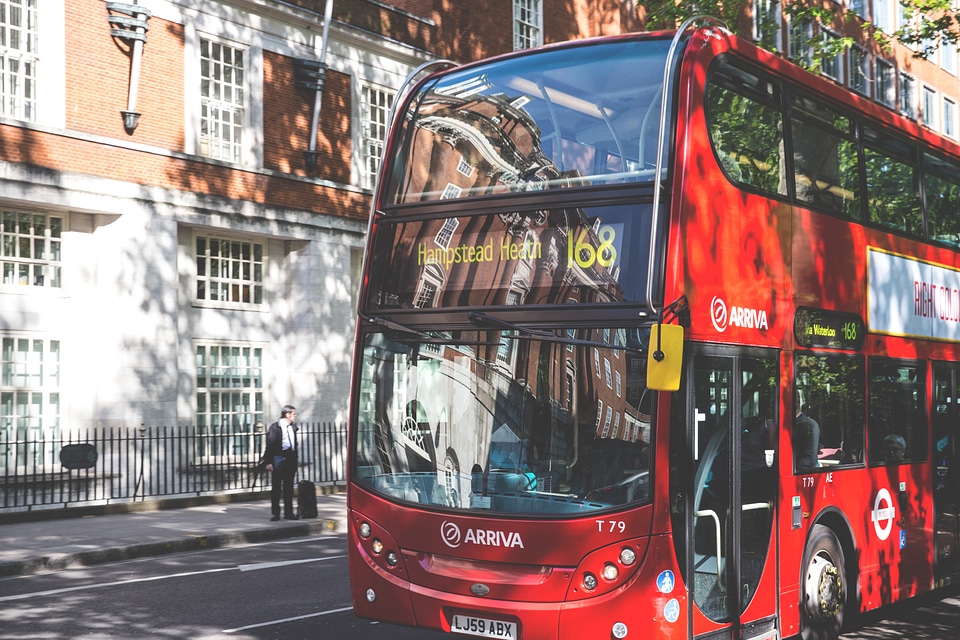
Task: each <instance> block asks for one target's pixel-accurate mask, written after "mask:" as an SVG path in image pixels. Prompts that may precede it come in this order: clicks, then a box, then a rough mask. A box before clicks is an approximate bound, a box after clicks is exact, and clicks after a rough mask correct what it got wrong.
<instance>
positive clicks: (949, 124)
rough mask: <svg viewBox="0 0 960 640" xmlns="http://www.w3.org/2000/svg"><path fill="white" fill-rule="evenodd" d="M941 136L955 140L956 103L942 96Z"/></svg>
mask: <svg viewBox="0 0 960 640" xmlns="http://www.w3.org/2000/svg"><path fill="white" fill-rule="evenodd" d="M943 135H945V136H947V137H948V138H953V139H954V140H956V139H957V103H956V101H955V100H952V99H950V98H948V97H947V96H943Z"/></svg>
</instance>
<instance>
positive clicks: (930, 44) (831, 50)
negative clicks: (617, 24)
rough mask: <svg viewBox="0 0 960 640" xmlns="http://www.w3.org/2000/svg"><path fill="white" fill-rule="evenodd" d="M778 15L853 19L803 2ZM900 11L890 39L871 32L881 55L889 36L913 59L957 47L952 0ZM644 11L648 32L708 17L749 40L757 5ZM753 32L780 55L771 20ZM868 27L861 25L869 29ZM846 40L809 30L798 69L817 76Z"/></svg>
mask: <svg viewBox="0 0 960 640" xmlns="http://www.w3.org/2000/svg"><path fill="white" fill-rule="evenodd" d="M784 4H785V5H786V6H784V8H783V13H784V15H786V16H787V17H788V18H789V20H790V22H791V24H801V22H802V21H804V20H809V21H812V22H814V23H819V24H825V25H840V24H843V23H845V22H852V21H853V20H854V19H855V15H854V13H853V12H850V11H846V10H845V9H843V8H842V7H841V6H840V4H839V3H838V4H833V3H830V4H829V5H828V6H824V5H822V4H820V3H812V4H811V5H807V4H805V3H802V2H784ZM900 4H902V5H903V7H904V16H905V20H904V25H903V26H901V27H900V28H898V29H897V30H896V31H895V32H894V33H892V34H889V35H888V34H884V33H883V32H881V31H879V30H873V34H872V37H873V39H874V40H875V41H876V42H878V43H879V44H880V46H881V47H882V48H883V49H884V50H885V51H889V50H890V43H891V40H890V37H891V36H892V37H893V38H894V39H896V40H898V41H900V42H901V43H903V44H905V45H907V46H910V47H912V48H914V49H915V53H914V57H917V58H923V59H926V58H928V57H930V56H931V55H932V54H933V53H934V52H935V51H936V50H937V49H938V48H939V47H940V45H941V44H942V43H944V42H950V43H954V44H956V43H957V42H958V41H960V19H958V17H957V16H956V15H954V14H953V13H952V12H951V4H952V0H900ZM637 5H638V6H642V7H643V8H644V9H645V11H646V14H645V15H646V27H647V29H650V30H653V29H675V28H676V27H677V26H678V25H680V23H682V22H683V21H684V20H686V19H688V18H691V17H694V16H703V15H708V16H713V17H716V18H720V19H721V20H723V21H724V22H725V23H726V24H727V26H728V27H729V28H730V30H731V31H732V32H733V33H735V34H737V35H738V36H740V37H743V38H746V39H750V40H752V39H753V33H752V31H753V25H752V24H751V22H750V20H748V19H746V18H747V17H749V15H750V14H749V11H750V10H752V8H755V7H757V6H759V5H760V3H758V2H756V1H755V0H727V1H719V0H700V1H698V2H683V1H678V0H651V1H650V2H642V1H639V0H638V2H637ZM757 22H758V25H757V26H758V31H759V33H760V42H759V43H758V44H759V45H760V46H761V47H763V48H765V49H768V50H770V51H773V52H775V53H778V52H779V38H776V37H775V35H776V31H775V30H774V29H773V28H772V27H773V26H775V25H776V20H775V18H774V17H773V16H760V17H759V20H758V21H757ZM869 27H870V24H869V23H863V28H864V30H868V29H869ZM853 43H854V39H853V38H850V37H842V38H828V39H824V38H823V37H822V36H821V34H818V33H814V32H813V30H811V32H810V33H809V34H807V35H805V36H802V37H800V38H799V39H798V40H796V41H795V43H794V44H795V45H796V46H799V47H802V48H803V50H804V55H802V56H798V58H797V59H796V60H795V62H796V63H797V64H799V65H800V66H803V67H806V68H808V69H810V70H811V71H814V72H819V71H820V68H821V66H822V62H823V61H824V60H828V59H830V58H831V57H833V56H836V55H837V54H839V53H842V52H844V51H846V50H847V49H849V48H850V47H851V46H853Z"/></svg>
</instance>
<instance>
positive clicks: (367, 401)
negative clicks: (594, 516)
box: [352, 327, 651, 516]
mask: <svg viewBox="0 0 960 640" xmlns="http://www.w3.org/2000/svg"><path fill="white" fill-rule="evenodd" d="M392 333H393V331H389V332H387V333H381V332H371V333H367V334H366V335H365V337H364V338H363V340H362V342H361V345H360V346H361V348H362V350H363V357H362V362H361V363H360V366H361V373H360V381H359V382H360V384H359V389H358V396H359V398H360V404H359V409H358V425H357V431H356V438H357V441H356V443H355V447H354V460H353V464H352V469H353V472H352V475H353V480H354V481H355V482H357V483H359V484H360V485H364V486H366V487H368V488H369V489H371V490H373V491H376V492H378V493H380V494H382V495H386V496H388V497H390V498H393V499H397V500H401V501H406V502H411V503H416V504H419V505H422V506H429V507H440V508H448V509H454V510H462V511H472V512H476V511H483V512H488V513H501V514H512V515H537V514H542V515H553V516H556V515H561V516H562V515H564V514H570V515H571V516H572V515H582V514H583V513H584V511H590V510H600V509H607V508H611V507H616V506H620V505H624V504H628V503H636V502H641V501H646V500H648V499H649V496H650V479H649V470H650V454H649V452H650V445H651V442H650V420H651V416H650V412H651V410H650V406H649V395H648V394H647V393H646V387H645V385H644V382H645V380H644V376H643V374H642V372H643V371H644V367H643V366H642V361H643V359H644V358H645V353H646V345H647V343H648V340H649V329H638V328H633V329H629V330H628V329H625V328H622V327H605V328H590V329H586V328H580V329H575V328H568V329H561V330H555V331H552V332H550V334H549V336H546V335H544V334H543V333H542V332H539V333H540V337H539V338H538V337H536V334H537V333H538V332H532V333H533V334H534V335H533V336H531V335H530V333H525V332H523V331H521V330H511V329H506V330H497V331H488V330H479V331H460V332H448V334H447V335H446V336H441V337H429V336H427V335H426V334H422V333H419V334H418V333H417V332H412V331H411V332H410V333H406V332H403V331H398V332H397V335H393V336H391V335H389V334H392ZM548 337H549V339H547V338H548Z"/></svg>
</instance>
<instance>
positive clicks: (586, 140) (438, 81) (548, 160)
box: [384, 39, 670, 204]
mask: <svg viewBox="0 0 960 640" xmlns="http://www.w3.org/2000/svg"><path fill="white" fill-rule="evenodd" d="M669 47H670V40H668V39H653V40H649V39H648V40H643V41H629V40H626V41H624V40H620V41H614V42H611V43H607V44H599V45H598V44H594V45H591V46H575V47H569V48H565V49H558V50H555V51H545V52H540V53H538V54H537V55H535V56H529V55H518V56H517V57H515V58H508V59H501V60H499V61H496V62H494V63H492V64H481V65H471V66H469V67H465V68H463V69H460V70H457V71H453V72H451V73H448V74H446V75H441V76H438V77H436V78H434V79H431V80H429V81H427V82H426V83H424V84H423V85H422V86H420V88H419V90H418V92H417V93H416V94H415V95H413V96H412V99H411V100H410V101H409V102H408V103H407V104H408V107H407V109H408V110H407V113H406V114H401V115H398V116H397V118H396V121H397V122H398V123H402V125H401V126H402V128H403V129H402V133H401V135H400V137H399V139H398V140H399V144H398V147H397V148H395V149H392V150H391V152H390V155H391V157H392V158H393V160H392V165H390V166H389V167H388V172H389V176H388V178H387V180H388V186H387V189H386V192H385V193H386V199H387V202H385V203H384V204H390V203H393V204H407V203H414V202H422V201H431V200H441V199H451V198H465V197H472V196H480V195H490V194H497V193H510V192H518V191H531V190H541V189H548V188H560V187H576V186H588V185H605V184H613V183H621V182H641V181H652V180H653V174H654V169H655V166H656V147H657V139H658V129H659V125H660V108H661V101H662V93H661V85H662V82H663V70H664V66H665V64H666V57H667V53H668V50H669ZM451 154H452V155H451ZM438 167H443V168H444V169H443V170H442V171H438V170H437V168H438Z"/></svg>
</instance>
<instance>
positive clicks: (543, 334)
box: [467, 311, 646, 353]
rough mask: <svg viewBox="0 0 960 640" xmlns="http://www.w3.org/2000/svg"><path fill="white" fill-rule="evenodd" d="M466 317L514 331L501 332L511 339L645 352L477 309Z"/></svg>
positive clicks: (479, 325) (473, 320)
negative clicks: (522, 323)
mask: <svg viewBox="0 0 960 640" xmlns="http://www.w3.org/2000/svg"><path fill="white" fill-rule="evenodd" d="M467 319H468V320H470V323H471V324H473V325H476V326H478V327H491V326H493V327H497V328H499V329H506V330H509V331H515V332H516V333H513V334H508V333H505V334H503V337H504V338H509V339H512V340H543V341H544V342H557V343H560V344H574V345H579V346H582V347H603V348H604V349H617V350H619V351H626V352H628V353H646V352H645V351H644V350H642V349H634V348H633V347H628V346H626V345H620V344H606V343H604V342H596V341H594V340H581V339H579V338H571V337H569V336H565V335H560V336H558V335H557V334H555V333H550V332H548V331H542V330H540V329H529V328H527V327H521V326H520V325H516V324H513V323H512V322H507V321H506V320H501V319H500V318H494V317H493V316H488V315H487V314H485V313H480V312H477V311H471V312H470V313H468V314H467Z"/></svg>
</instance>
